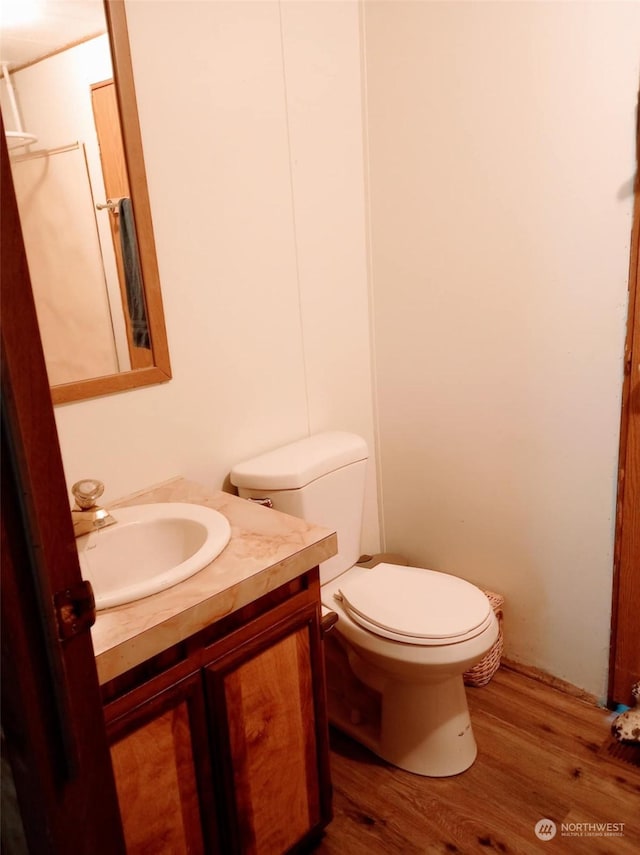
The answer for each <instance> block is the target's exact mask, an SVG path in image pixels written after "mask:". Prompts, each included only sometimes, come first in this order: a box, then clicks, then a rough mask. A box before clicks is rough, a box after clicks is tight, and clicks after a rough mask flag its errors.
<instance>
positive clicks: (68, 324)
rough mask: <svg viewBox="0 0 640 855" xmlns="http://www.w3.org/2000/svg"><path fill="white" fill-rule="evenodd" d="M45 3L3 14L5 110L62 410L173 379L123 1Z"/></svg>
mask: <svg viewBox="0 0 640 855" xmlns="http://www.w3.org/2000/svg"><path fill="white" fill-rule="evenodd" d="M4 2H5V3H6V4H7V5H6V9H7V10H9V11H10V9H11V6H12V5H13V4H14V3H15V2H17V5H18V7H20V8H21V9H22V10H23V11H24V5H23V4H22V0H4ZM47 4H49V6H50V10H51V9H53V10H54V11H56V12H57V13H58V16H57V17H55V18H51V17H48V18H44V19H43V18H40V19H37V20H32V21H31V22H25V21H22V22H21V23H19V24H16V26H15V27H14V26H12V25H11V22H10V20H9V17H8V12H6V13H4V14H3V18H4V20H3V28H2V40H1V42H0V61H1V62H2V81H1V83H0V90H1V91H0V99H1V100H0V103H1V105H2V114H3V121H4V125H5V128H6V129H7V131H8V133H7V144H8V148H9V151H10V155H11V163H12V174H13V180H14V184H15V189H16V196H17V200H18V208H19V212H20V218H21V224H22V231H23V237H24V241H25V248H26V252H27V259H28V263H29V271H30V275H31V280H32V287H33V291H34V297H35V302H36V309H37V313H38V322H39V325H40V332H41V338H42V342H43V348H44V352H45V360H46V363H47V371H48V373H49V381H50V385H51V387H52V397H53V400H54V403H61V402H65V401H73V400H79V399H82V398H87V397H94V396H97V395H103V394H107V393H109V392H114V391H118V390H121V389H129V388H134V387H137V386H142V385H148V384H151V383H158V382H162V381H163V380H168V379H169V378H170V376H171V374H170V367H169V355H168V349H167V341H166V332H165V328H164V314H163V309H162V300H161V295H160V285H159V279H158V271H157V262H156V258H155V245H154V239H153V231H152V226H151V215H150V210H149V201H148V192H147V186H146V178H145V174H144V163H143V158H142V147H141V141H140V131H139V126H138V117H137V110H136V103H135V93H134V89H133V76H132V70H131V60H130V55H129V45H128V37H127V31H126V20H125V13H124V4H123V3H122V2H118V1H117V0H114V2H112V1H111V0H106V2H105V3H104V6H103V3H102V0H77V2H74V3H71V4H69V3H62V4H60V3H55V2H53V3H52V2H51V0H42V2H41V4H40V5H39V8H40V9H41V10H42V9H43V8H44V10H45V11H46V7H47ZM105 10H106V17H105ZM69 13H72V15H71V17H70V15H69ZM96 13H97V14H96ZM114 81H115V82H114Z"/></svg>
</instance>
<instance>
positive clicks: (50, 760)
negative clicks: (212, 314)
mask: <svg viewBox="0 0 640 855" xmlns="http://www.w3.org/2000/svg"><path fill="white" fill-rule="evenodd" d="M0 130H1V131H2V140H1V142H0V156H1V188H2V217H1V241H2V243H1V261H2V283H1V287H0V295H1V303H2V398H3V400H2V724H3V734H4V742H3V760H5V758H6V762H7V763H8V769H9V770H10V775H9V777H10V778H11V779H12V782H13V784H14V785H15V792H16V796H17V801H16V803H15V810H13V811H12V810H11V809H9V810H8V811H7V812H5V811H3V816H2V820H3V847H4V846H7V849H8V851H12V849H11V847H15V848H16V851H25V850H26V851H28V852H30V853H32V855H40V853H43V855H44V853H50V855H61V853H67V852H69V853H71V852H73V853H74V855H81V853H82V855H125V846H124V838H123V835H122V828H121V823H120V814H119V810H118V802H117V797H116V790H115V784H114V780H113V772H112V768H111V761H110V756H109V750H108V746H107V740H106V733H105V726H104V719H103V715H102V704H101V699H100V692H99V686H98V677H97V673H96V667H95V659H94V653H93V645H92V643H91V635H90V632H89V628H90V625H91V619H92V609H91V604H90V602H87V591H86V588H85V587H84V586H83V584H82V579H81V575H80V568H79V564H78V557H77V552H76V548H75V540H74V536H73V527H72V523H71V516H70V513H69V498H68V492H67V487H66V484H65V480H64V472H63V468H62V459H61V456H60V448H59V445H58V437H57V431H56V425H55V420H54V415H53V408H52V404H51V396H50V392H49V385H48V379H47V373H46V368H45V363H44V356H43V353H42V345H41V342H40V335H39V332H38V326H37V320H36V312H35V306H34V302H33V295H32V292H31V285H30V281H29V272H28V267H27V261H26V256H25V252H24V245H23V241H22V233H21V230H20V223H19V219H18V211H17V206H16V201H15V194H14V192H13V183H12V179H11V171H10V167H9V157H8V153H7V148H6V144H5V137H4V128H2V124H1V122H0ZM3 785H4V781H3ZM3 788H4V787H3ZM20 846H21V847H22V849H20V848H18V847H20Z"/></svg>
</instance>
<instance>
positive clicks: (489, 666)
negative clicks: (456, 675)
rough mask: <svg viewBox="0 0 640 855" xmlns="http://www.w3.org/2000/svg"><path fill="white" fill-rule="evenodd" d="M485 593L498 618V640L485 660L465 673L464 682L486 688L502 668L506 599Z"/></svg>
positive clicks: (491, 593)
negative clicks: (503, 623) (503, 610)
mask: <svg viewBox="0 0 640 855" xmlns="http://www.w3.org/2000/svg"><path fill="white" fill-rule="evenodd" d="M484 593H485V594H486V595H487V597H488V599H489V602H490V603H491V605H492V606H493V611H494V612H495V615H496V617H497V618H498V628H499V629H498V638H497V639H496V642H495V644H494V645H493V647H492V648H491V650H490V651H489V652H488V653H487V655H486V656H485V657H484V659H481V660H480V662H478V663H477V664H476V665H474V666H473V668H470V669H469V670H468V671H465V672H464V682H465V684H466V685H467V686H476V687H478V686H486V685H487V683H488V682H489V680H490V679H491V678H492V677H493V675H494V674H495V673H496V671H497V670H498V668H499V667H500V660H501V659H502V649H503V647H504V637H503V632H502V606H503V605H504V597H503V596H502V595H501V594H495V593H494V592H493V591H485V592H484Z"/></svg>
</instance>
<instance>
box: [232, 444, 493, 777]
mask: <svg viewBox="0 0 640 855" xmlns="http://www.w3.org/2000/svg"><path fill="white" fill-rule="evenodd" d="M367 458H368V451H367V446H366V443H365V442H364V440H363V439H362V438H361V437H359V436H357V435H355V434H351V433H346V432H343V431H331V432H327V433H322V434H316V435H313V436H310V437H307V438H305V439H302V440H299V441H298V442H294V443H290V444H289V445H287V446H283V447H281V448H278V449H275V450H274V451H270V452H267V453H266V454H262V455H260V456H258V457H256V458H253V459H251V460H247V461H245V462H244V463H240V464H238V465H237V466H235V467H234V468H233V469H232V471H231V476H230V477H231V483H232V484H234V485H235V486H236V487H237V488H238V493H239V495H240V496H244V497H246V498H254V499H256V498H260V499H264V498H269V499H270V500H271V503H272V504H273V507H274V508H276V509H277V510H280V511H283V512H285V513H289V514H292V515H294V516H298V517H301V518H302V519H306V520H308V521H309V522H312V523H315V524H317V525H322V526H326V527H327V528H331V529H333V530H334V531H336V532H337V535H338V554H337V555H336V556H335V557H334V558H332V559H330V560H329V561H327V562H325V563H324V564H321V565H320V583H321V598H322V606H323V609H326V610H331V611H334V612H336V613H337V615H338V621H337V623H336V625H335V628H334V630H333V631H332V632H330V633H329V634H328V635H327V636H326V639H325V656H326V660H327V668H326V671H327V688H328V706H329V719H330V721H331V722H332V723H333V724H335V725H336V726H337V727H339V728H341V729H342V730H344V731H345V732H346V733H348V734H349V735H351V736H353V737H354V738H355V739H357V740H358V741H360V742H362V743H363V744H364V745H366V746H367V747H369V748H370V749H371V750H372V751H374V752H375V753H376V754H377V755H378V756H380V757H382V758H383V759H384V760H387V761H388V762H390V763H392V764H394V765H396V766H399V767H400V768H402V769H406V770H408V771H410V772H414V773H416V774H419V775H428V776H433V777H442V776H447V775H456V774H458V773H460V772H463V771H464V770H465V769H467V768H468V767H469V766H470V765H471V764H472V763H473V761H474V759H475V757H476V753H477V747H476V742H475V738H474V736H473V731H472V728H471V721H470V718H469V710H468V707H467V699H466V693H465V687H464V682H463V676H462V675H463V673H464V672H465V671H466V670H468V669H469V668H470V667H471V666H472V665H474V664H475V663H476V662H478V661H480V659H482V658H483V656H484V655H485V654H486V653H487V652H488V651H489V650H490V649H491V647H492V646H493V644H494V643H495V641H496V639H497V638H498V633H499V628H498V622H497V620H496V617H495V615H494V613H493V609H492V607H491V604H490V602H489V600H488V599H487V597H486V596H485V594H484V593H483V592H482V591H480V590H479V589H478V588H476V587H475V586H474V585H472V584H471V583H469V582H467V581H465V580H463V579H460V578H457V577H455V576H451V575H449V574H446V573H440V572H435V571H433V570H428V569H422V568H416V567H405V566H399V565H393V564H385V563H382V564H378V565H376V566H375V567H373V568H371V569H369V568H364V567H360V566H358V565H357V564H356V562H357V561H358V557H359V554H360V528H361V522H362V507H363V500H364V487H365V471H366V462H367Z"/></svg>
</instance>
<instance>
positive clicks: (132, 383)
mask: <svg viewBox="0 0 640 855" xmlns="http://www.w3.org/2000/svg"><path fill="white" fill-rule="evenodd" d="M104 8H105V16H106V21H107V29H108V31H109V39H110V44H111V58H112V62H113V76H114V80H115V81H116V92H117V97H118V106H119V109H120V124H121V126H122V144H123V147H124V153H125V158H126V162H127V169H128V173H129V186H130V191H131V202H132V206H133V210H134V214H135V222H136V232H137V236H138V248H139V256H140V267H141V269H142V279H143V282H144V292H145V299H146V305H147V321H148V324H149V331H150V333H151V347H152V352H153V362H154V364H153V365H152V366H149V367H147V368H136V369H133V370H131V371H121V372H119V373H118V374H108V375H106V376H104V377H92V378H90V379H88V380H78V381H75V382H73V383H62V384H60V385H59V386H52V387H51V399H52V401H53V403H54V404H66V403H69V402H70V401H82V400H86V399H87V398H96V397H99V396H101V395H110V394H111V393H113V392H123V391H125V390H127V389H137V388H139V387H141V386H152V385H154V384H156V383H164V382H166V381H167V380H170V379H171V363H170V360H169V346H168V343H167V332H166V327H165V323H164V309H163V306H162V294H161V291H160V276H159V273H158V262H157V259H156V246H155V240H154V237H153V226H152V222H151V206H150V204H149V192H148V190H147V178H146V172H145V168H144V156H143V153H142V137H141V135H140V124H139V121H138V106H137V103H136V93H135V87H134V82H133V68H132V65H131V52H130V49H129V34H128V31H127V19H126V14H125V9H124V0H104Z"/></svg>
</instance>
